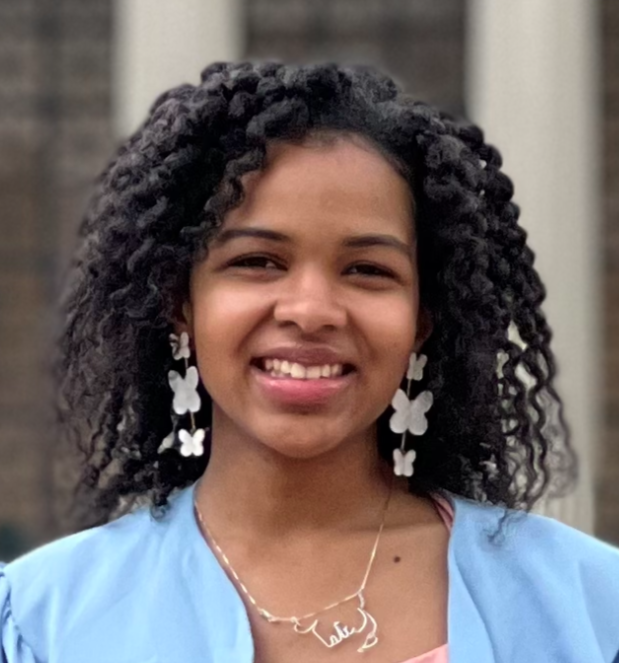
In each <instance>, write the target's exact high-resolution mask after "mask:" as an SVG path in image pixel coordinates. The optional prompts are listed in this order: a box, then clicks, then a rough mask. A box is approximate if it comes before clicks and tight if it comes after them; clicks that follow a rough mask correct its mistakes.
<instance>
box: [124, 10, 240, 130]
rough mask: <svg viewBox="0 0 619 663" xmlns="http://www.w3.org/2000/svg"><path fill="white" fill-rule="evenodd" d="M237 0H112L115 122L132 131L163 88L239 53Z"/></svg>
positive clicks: (189, 80) (189, 79) (191, 79)
mask: <svg viewBox="0 0 619 663" xmlns="http://www.w3.org/2000/svg"><path fill="white" fill-rule="evenodd" d="M241 7H242V4H241V2H240V0H208V1H207V0H182V2H178V1H176V0H156V2H153V1H152V0H115V5H114V10H115V25H114V30H115V50H114V66H113V76H114V85H113V90H114V103H113V117H114V126H115V130H116V133H117V135H118V136H120V137H124V136H126V135H127V134H128V133H130V132H131V131H133V130H134V129H135V128H136V127H137V126H138V125H139V124H140V123H141V122H142V121H143V120H144V118H145V117H146V113H147V112H148V109H149V107H150V104H151V103H152V102H153V101H154V100H155V98H156V97H157V96H158V95H159V94H160V93H161V92H163V91H164V90H167V89H168V88H171V87H174V86H175V85H180V84H182V83H197V82H198V81H199V76H200V71H201V70H202V69H203V68H204V67H205V66H206V65H207V64H210V63H211V62H214V61H217V60H235V59H237V58H238V57H239V56H240V54H241V52H242V42H243V39H242V35H243V30H242V26H243V24H242V17H241Z"/></svg>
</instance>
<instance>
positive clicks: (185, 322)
mask: <svg viewBox="0 0 619 663" xmlns="http://www.w3.org/2000/svg"><path fill="white" fill-rule="evenodd" d="M173 324H174V333H175V334H176V335H177V336H180V335H181V334H182V333H183V332H187V334H189V338H193V309H192V307H191V304H190V303H189V302H185V303H184V304H183V305H182V306H181V307H180V308H179V309H178V311H177V312H176V314H175V317H174V321H173Z"/></svg>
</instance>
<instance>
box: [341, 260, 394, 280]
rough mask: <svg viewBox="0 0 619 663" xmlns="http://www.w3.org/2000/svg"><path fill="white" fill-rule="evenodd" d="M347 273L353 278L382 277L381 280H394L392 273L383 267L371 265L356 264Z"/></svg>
mask: <svg viewBox="0 0 619 663" xmlns="http://www.w3.org/2000/svg"><path fill="white" fill-rule="evenodd" d="M348 272H349V273H351V274H353V275H354V276H356V275H359V276H373V277H377V276H378V277H383V278H391V279H392V278H395V275H394V273H393V272H392V271H391V270H389V269H386V268H384V267H379V266H378V265H371V264H369V263H358V264H356V265H352V266H351V267H350V268H349V269H348Z"/></svg>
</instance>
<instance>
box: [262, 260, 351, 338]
mask: <svg viewBox="0 0 619 663" xmlns="http://www.w3.org/2000/svg"><path fill="white" fill-rule="evenodd" d="M282 285H283V288H282V292H281V294H280V296H279V297H278V300H277V303H276V305H275V310H274V314H273V315H274V318H275V320H276V321H277V322H278V323H280V324H282V325H286V324H294V325H296V326H297V327H298V328H299V329H300V330H301V331H302V332H303V333H306V334H312V333H316V332H320V331H324V330H334V329H338V328H341V327H343V326H344V325H345V324H346V317H347V316H346V310H345V308H344V306H343V305H342V303H341V302H340V301H339V298H338V293H337V288H336V287H335V284H334V283H332V282H331V281H330V279H329V278H328V276H327V275H326V274H324V273H323V272H322V271H321V270H320V269H318V268H313V269H306V270H304V271H303V272H300V273H298V274H296V276H294V277H292V276H291V277H289V278H288V279H286V282H285V284H284V283H282Z"/></svg>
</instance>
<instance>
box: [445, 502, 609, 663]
mask: <svg viewBox="0 0 619 663" xmlns="http://www.w3.org/2000/svg"><path fill="white" fill-rule="evenodd" d="M451 501H452V503H453V505H454V508H455V512H456V518H455V522H454V529H453V537H452V539H453V545H452V549H451V556H452V562H453V564H452V569H453V570H454V572H455V573H457V574H458V576H459V577H460V578H462V579H463V581H464V583H465V584H466V586H467V587H468V588H469V589H468V591H469V594H471V595H474V599H475V601H476V602H477V604H478V605H479V606H481V607H480V610H483V611H484V612H485V613H486V618H487V620H488V622H489V623H494V622H495V621H496V631H497V637H500V638H501V639H503V640H508V639H509V636H508V634H507V633H505V631H506V630H507V629H509V628H513V627H508V626H506V625H507V624H510V623H516V622H517V623H518V624H519V625H520V626H519V628H520V629H521V630H520V633H522V632H527V633H529V636H528V637H529V640H530V641H531V642H532V643H535V645H536V646H540V645H539V643H542V642H546V641H548V638H549V634H553V633H554V634H556V636H557V643H558V642H560V641H561V639H562V638H563V639H564V640H565V642H568V641H569V644H570V646H571V647H576V646H578V643H580V646H582V650H583V651H589V652H591V651H592V649H591V648H595V650H596V651H600V652H603V653H604V658H603V659H602V660H614V656H615V655H616V654H617V652H618V651H619V619H618V618H617V608H618V606H619V550H618V549H617V548H615V547H613V546H611V545H609V544H607V543H604V542H602V541H600V540H598V539H596V538H594V537H592V536H589V535H587V534H584V533H583V532H580V531H578V530H576V529H574V528H572V527H569V526H567V525H565V524H563V523H560V522H558V521H556V520H554V519H551V518H547V517H545V516H541V515H536V514H529V513H519V512H515V511H508V510H505V509H502V508H499V507H492V506H484V505H480V504H477V503H474V502H471V501H469V500H464V499H461V498H457V497H456V498H453V497H451ZM499 633H500V636H499V635H498V634H499ZM514 640H515V641H517V640H518V638H515V639H514ZM514 646H517V644H515V645H514ZM518 646H522V643H520V645H518ZM556 646H558V644H557V645H556ZM566 660H569V659H567V658H566ZM588 660H597V659H593V658H591V659H588Z"/></svg>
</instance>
